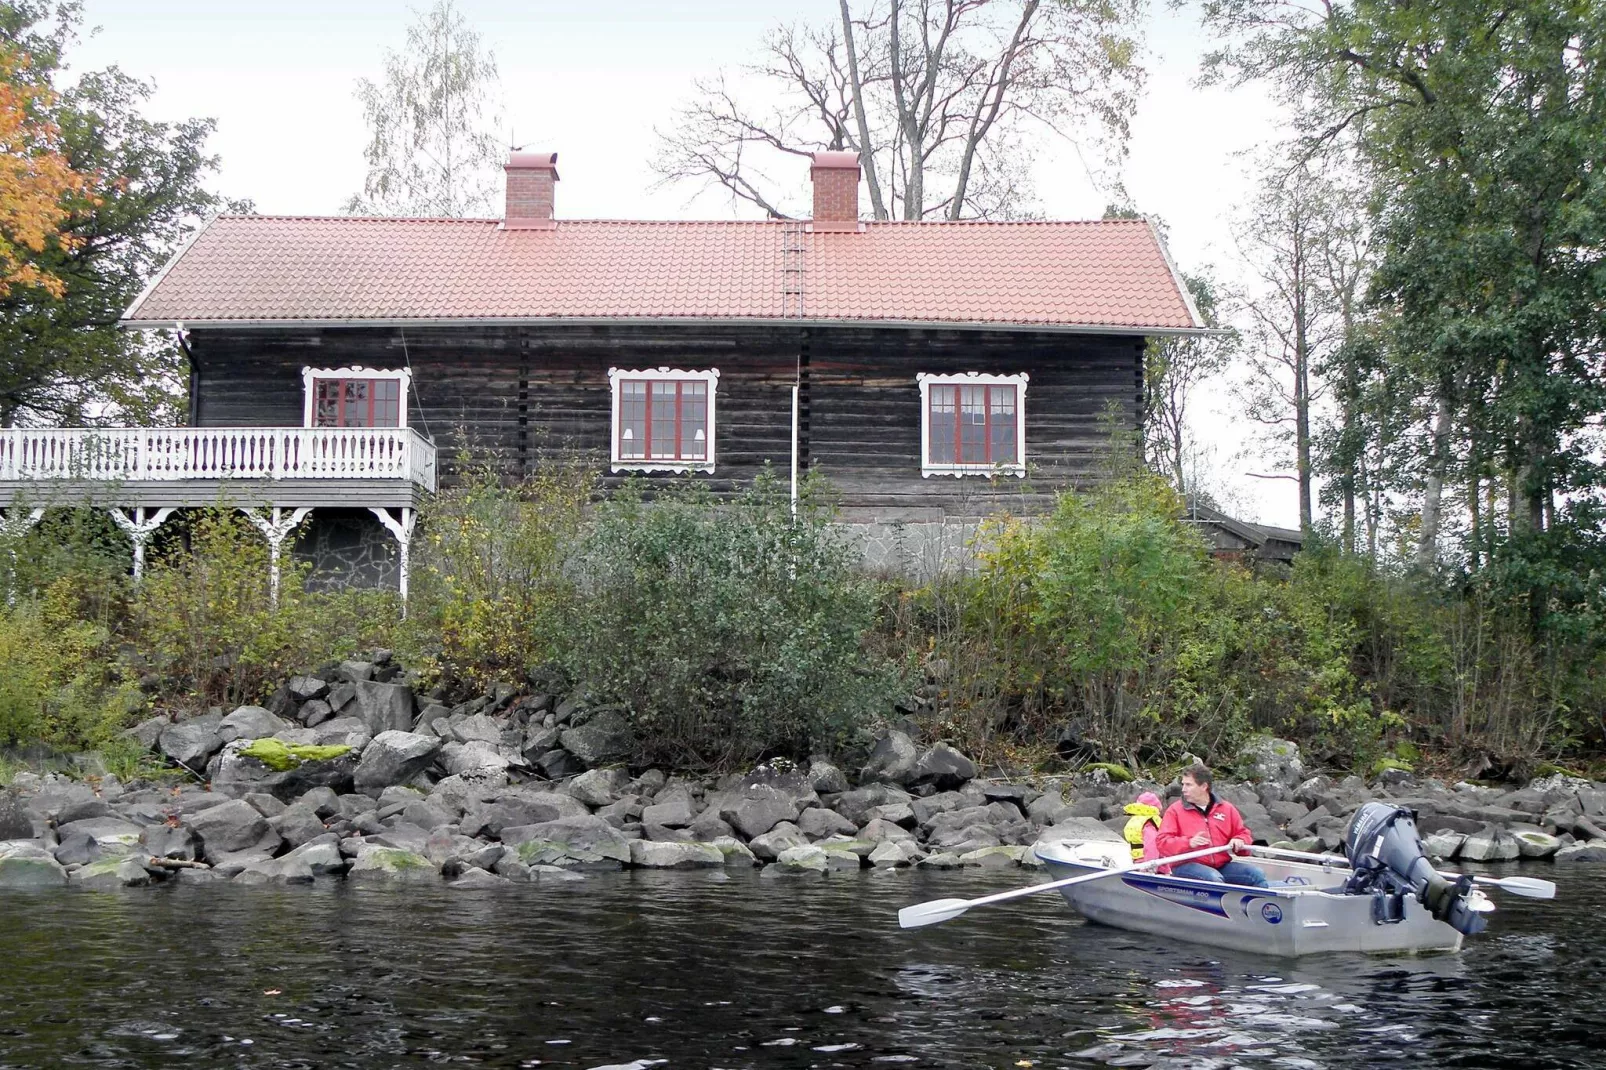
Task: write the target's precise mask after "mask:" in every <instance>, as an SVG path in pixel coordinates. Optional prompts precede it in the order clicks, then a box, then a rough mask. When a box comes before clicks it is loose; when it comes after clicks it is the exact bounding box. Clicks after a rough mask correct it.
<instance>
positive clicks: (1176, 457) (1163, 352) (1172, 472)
mask: <svg viewBox="0 0 1606 1070" xmlns="http://www.w3.org/2000/svg"><path fill="white" fill-rule="evenodd" d="M1183 281H1184V282H1185V283H1186V284H1187V286H1188V291H1189V293H1191V294H1192V296H1193V303H1194V307H1195V308H1197V309H1198V310H1199V315H1200V317H1201V318H1202V319H1203V320H1204V322H1205V325H1206V326H1209V327H1218V326H1220V322H1219V319H1220V317H1219V303H1220V298H1219V287H1218V286H1217V284H1216V283H1215V281H1214V280H1213V279H1211V278H1210V277H1209V276H1208V275H1185V276H1184V278H1183ZM1237 342H1238V339H1237V336H1236V334H1234V335H1231V336H1226V337H1222V336H1215V337H1204V338H1201V337H1195V336H1185V337H1178V338H1157V339H1152V340H1150V342H1149V347H1148V349H1147V350H1146V351H1145V352H1144V358H1143V384H1144V397H1145V410H1144V417H1145V420H1144V439H1145V452H1146V453H1147V454H1148V457H1149V464H1150V465H1151V466H1152V467H1154V468H1155V469H1156V470H1157V471H1160V472H1163V473H1164V474H1165V475H1166V476H1167V477H1168V478H1169V479H1170V480H1171V481H1172V482H1173V483H1174V484H1175V485H1176V488H1177V490H1178V491H1179V492H1180V493H1182V494H1192V493H1194V492H1195V491H1196V490H1197V489H1198V488H1197V487H1195V486H1193V483H1194V475H1193V468H1194V467H1195V466H1194V464H1193V462H1194V460H1195V455H1196V453H1197V448H1196V443H1195V441H1194V433H1193V403H1194V400H1195V397H1196V394H1197V392H1198V390H1199V388H1200V387H1201V386H1202V385H1204V383H1205V382H1206V381H1208V380H1209V379H1211V378H1214V377H1215V376H1218V375H1220V374H1221V373H1223V372H1224V371H1226V369H1227V367H1228V365H1229V364H1230V363H1231V360H1232V355H1233V352H1234V350H1235V348H1236V346H1237Z"/></svg>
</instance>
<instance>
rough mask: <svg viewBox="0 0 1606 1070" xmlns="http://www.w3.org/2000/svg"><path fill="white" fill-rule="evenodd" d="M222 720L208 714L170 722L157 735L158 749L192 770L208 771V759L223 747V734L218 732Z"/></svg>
mask: <svg viewBox="0 0 1606 1070" xmlns="http://www.w3.org/2000/svg"><path fill="white" fill-rule="evenodd" d="M222 720H223V718H221V717H214V716H210V715H209V716H206V717H195V718H191V719H190V720H188V721H184V722H182V723H180V724H170V725H168V726H167V727H166V728H164V729H162V734H161V735H160V736H159V737H157V740H156V749H157V750H159V751H161V752H162V753H163V754H164V755H166V756H167V757H168V758H169V759H170V760H172V761H175V762H177V763H178V764H180V765H182V766H185V767H186V768H188V769H189V770H190V771H191V772H193V773H202V772H205V770H206V763H207V761H208V760H210V759H211V757H212V755H214V754H216V753H217V752H218V751H219V750H222V749H223V737H222V736H220V735H218V733H217V728H218V724H219V723H220V722H221V721H222Z"/></svg>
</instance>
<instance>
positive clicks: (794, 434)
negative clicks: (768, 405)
mask: <svg viewBox="0 0 1606 1070" xmlns="http://www.w3.org/2000/svg"><path fill="white" fill-rule="evenodd" d="M800 385H801V384H800V383H799V382H798V381H797V380H796V379H793V380H792V517H793V519H796V518H797V418H798V417H797V410H798V389H799V387H800Z"/></svg>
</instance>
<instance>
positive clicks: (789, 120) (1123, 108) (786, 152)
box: [653, 0, 1145, 220]
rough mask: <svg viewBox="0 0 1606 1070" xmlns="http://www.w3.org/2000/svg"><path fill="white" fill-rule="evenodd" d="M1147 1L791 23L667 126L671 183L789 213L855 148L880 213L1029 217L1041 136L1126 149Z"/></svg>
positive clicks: (971, 7)
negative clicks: (810, 170) (804, 170)
mask: <svg viewBox="0 0 1606 1070" xmlns="http://www.w3.org/2000/svg"><path fill="white" fill-rule="evenodd" d="M1144 10H1145V2H1144V0H865V2H862V3H852V2H850V0H839V8H838V18H837V19H836V20H834V21H833V22H832V23H831V24H821V25H801V26H781V27H778V28H776V29H775V30H773V31H772V32H771V33H770V35H769V36H768V37H767V38H766V39H765V41H764V43H763V46H762V49H761V52H760V55H761V58H760V59H759V60H758V61H757V62H755V63H753V64H751V65H748V66H746V67H744V68H741V69H740V70H738V71H737V72H734V73H732V72H728V71H722V72H720V73H718V74H716V75H714V76H712V77H710V78H707V79H703V80H701V81H699V82H697V83H696V86H695V90H694V94H693V96H692V98H691V99H690V100H689V101H688V102H686V103H685V104H684V105H682V106H681V107H680V108H679V109H678V110H677V112H676V114H675V118H674V121H673V124H672V125H671V127H670V128H669V129H668V130H662V131H659V135H658V137H659V147H658V151H657V153H656V154H655V157H654V160H653V167H654V169H655V170H656V171H657V172H658V173H659V174H660V175H661V176H662V177H663V179H664V180H665V181H667V182H689V183H694V184H700V185H704V186H712V187H715V188H721V189H724V190H725V191H726V192H728V193H729V195H730V196H731V198H732V199H733V201H735V202H737V203H746V204H751V205H753V206H756V207H757V208H759V209H760V210H762V211H763V212H764V213H765V214H766V215H769V216H771V217H776V218H785V217H789V216H790V215H792V214H795V212H796V208H795V201H796V191H797V182H796V176H797V175H798V174H799V173H800V171H801V167H800V166H799V163H800V161H801V160H802V159H806V158H807V157H808V156H810V155H811V154H813V153H814V152H816V151H819V150H850V151H856V152H858V153H859V157H860V162H861V164H862V165H863V167H864V173H865V182H866V188H867V191H868V193H869V200H870V205H869V209H870V214H871V216H872V217H873V218H875V219H905V220H918V219H933V218H937V219H967V218H981V219H997V218H1010V217H1019V216H1022V215H1026V214H1029V212H1030V207H1031V200H1032V197H1031V187H1030V184H1029V177H1028V176H1029V171H1030V164H1031V158H1032V151H1031V149H1030V147H1029V145H1030V142H1031V140H1032V139H1033V138H1036V137H1039V136H1041V135H1042V134H1044V133H1057V134H1060V135H1063V136H1065V137H1067V138H1071V139H1073V140H1075V141H1076V143H1077V145H1078V147H1079V151H1085V153H1086V155H1088V156H1090V157H1092V158H1094V159H1096V160H1100V161H1104V162H1114V161H1116V160H1119V159H1120V158H1121V156H1122V155H1123V154H1124V151H1125V144H1126V138H1127V124H1128V122H1129V120H1130V118H1131V116H1132V113H1133V110H1134V108H1135V106H1136V102H1137V95H1138V90H1139V88H1140V87H1141V84H1142V79H1143V71H1142V69H1141V67H1140V66H1139V65H1138V53H1139V47H1140V42H1139V35H1140V19H1141V17H1142V15H1143V13H1144Z"/></svg>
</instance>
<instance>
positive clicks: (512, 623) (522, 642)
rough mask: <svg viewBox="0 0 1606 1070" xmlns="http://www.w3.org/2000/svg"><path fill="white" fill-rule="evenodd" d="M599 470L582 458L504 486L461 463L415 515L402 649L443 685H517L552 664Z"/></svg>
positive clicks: (569, 603)
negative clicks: (534, 669)
mask: <svg viewBox="0 0 1606 1070" xmlns="http://www.w3.org/2000/svg"><path fill="white" fill-rule="evenodd" d="M595 483H596V475H595V472H594V471H593V470H591V469H589V468H586V467H583V466H579V465H554V466H546V467H543V468H541V469H539V470H537V471H536V472H535V473H534V474H533V475H531V476H530V477H529V478H528V479H526V480H524V481H523V482H521V483H518V484H515V485H512V486H506V485H504V484H503V483H502V482H501V481H500V479H499V478H498V476H497V474H496V472H495V471H493V470H491V469H489V468H483V467H482V468H474V467H466V468H465V469H464V471H463V473H462V476H461V482H460V483H459V485H458V486H457V487H455V488H452V489H449V490H445V491H442V492H441V493H440V494H438V495H436V496H435V498H434V499H433V500H432V501H431V502H430V503H429V504H428V505H427V506H426V508H425V509H424V512H423V515H422V517H421V518H420V525H419V526H420V531H421V533H422V536H423V537H422V538H421V539H420V540H419V543H418V550H417V553H416V556H415V558H414V561H415V567H414V572H413V580H412V592H411V604H410V606H409V620H408V626H407V628H406V629H405V630H404V632H403V635H404V639H403V647H404V653H405V654H406V655H407V656H408V658H409V659H410V661H411V662H412V664H414V665H415V666H416V667H417V668H419V669H420V670H421V671H423V672H424V674H425V675H426V676H427V677H430V678H437V679H440V680H442V681H444V682H446V683H447V684H449V685H463V686H469V687H480V688H483V687H486V686H489V685H490V684H492V683H496V682H505V683H516V682H518V681H520V680H522V679H523V677H524V674H525V672H526V671H527V670H528V669H529V668H530V667H531V666H533V665H537V664H541V663H544V662H547V661H550V660H551V659H552V658H553V657H554V656H555V655H556V651H557V641H558V633H559V630H560V625H561V624H562V622H563V619H564V617H565V616H567V615H568V614H569V613H570V612H572V601H573V584H572V582H571V581H570V579H569V577H568V576H567V574H566V563H567V561H568V558H569V554H570V552H571V548H572V546H573V544H574V540H575V536H576V535H577V533H578V532H579V531H580V530H581V527H582V525H583V523H584V521H585V508H586V504H587V502H588V501H589V500H590V497H591V493H592V491H593V489H594V487H595Z"/></svg>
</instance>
